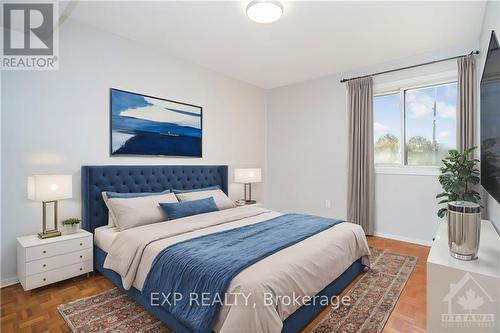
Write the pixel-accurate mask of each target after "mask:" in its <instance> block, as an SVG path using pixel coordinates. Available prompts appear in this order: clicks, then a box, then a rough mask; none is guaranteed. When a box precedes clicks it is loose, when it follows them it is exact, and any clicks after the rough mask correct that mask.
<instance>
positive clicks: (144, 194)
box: [106, 190, 171, 199]
mask: <svg viewBox="0 0 500 333" xmlns="http://www.w3.org/2000/svg"><path fill="white" fill-rule="evenodd" d="M170 192H171V191H170V190H165V191H163V192H138V193H118V192H106V195H107V196H108V199H115V198H120V199H128V198H140V197H148V196H150V195H161V194H167V193H170Z"/></svg>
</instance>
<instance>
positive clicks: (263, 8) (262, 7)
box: [247, 0, 283, 23]
mask: <svg viewBox="0 0 500 333" xmlns="http://www.w3.org/2000/svg"><path fill="white" fill-rule="evenodd" d="M281 15H283V6H282V5H281V3H280V2H279V1H266V0H254V1H252V2H250V3H249V4H248V6H247V16H248V18H249V19H251V20H252V21H255V22H257V23H273V22H275V21H277V20H278V19H279V18H280V17H281Z"/></svg>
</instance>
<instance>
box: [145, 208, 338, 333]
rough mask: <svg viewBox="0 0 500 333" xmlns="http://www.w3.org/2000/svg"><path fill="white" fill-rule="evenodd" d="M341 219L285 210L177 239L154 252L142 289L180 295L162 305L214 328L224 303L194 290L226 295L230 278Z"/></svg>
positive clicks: (191, 322)
mask: <svg viewBox="0 0 500 333" xmlns="http://www.w3.org/2000/svg"><path fill="white" fill-rule="evenodd" d="M341 222H343V221H340V220H335V219H328V218H323V217H318V216H310V215H300V214H287V215H282V216H279V217H276V218H273V219H270V220H267V221H264V222H259V223H256V224H252V225H246V226H243V227H240V228H236V229H231V230H226V231H222V232H217V233H213V234H209V235H205V236H200V237H197V238H193V239H189V240H186V241H183V242H180V243H177V244H174V245H172V246H170V247H167V248H165V249H163V250H162V251H161V252H160V253H159V254H158V255H157V256H156V258H155V260H154V261H153V264H152V267H151V270H150V271H149V273H148V277H147V278H146V281H145V283H144V288H143V294H144V295H145V296H146V297H151V295H152V293H153V294H155V295H158V294H157V293H163V295H174V293H177V295H182V299H181V300H177V301H176V302H173V300H172V299H171V300H170V301H168V302H164V304H162V305H161V306H163V307H164V308H165V310H167V311H168V312H170V313H171V314H172V315H173V316H174V317H175V318H176V319H177V320H178V321H180V322H181V323H183V324H184V325H185V326H186V327H188V328H190V329H191V330H192V331H193V332H197V333H206V332H210V330H211V329H212V327H213V325H214V320H215V318H216V315H217V313H218V311H219V309H220V305H221V304H220V303H217V302H215V303H214V305H211V306H203V304H201V302H200V303H199V304H196V302H193V301H192V298H191V299H190V295H192V294H191V293H196V294H198V295H201V294H202V293H208V295H210V296H209V297H210V299H211V300H212V299H213V300H215V299H216V298H218V297H221V298H222V299H224V294H225V293H226V291H227V288H228V287H229V283H230V282H231V280H232V279H233V278H234V277H235V276H236V275H237V274H238V273H240V272H241V271H242V270H243V269H245V268H246V267H248V266H250V265H252V264H254V263H256V262H257V261H259V260H261V259H263V258H265V257H267V256H269V255H271V254H273V253H275V252H278V251H279V250H281V249H284V248H286V247H289V246H291V245H294V244H295V243H298V242H300V241H301V240H304V239H306V238H308V237H310V236H312V235H315V234H317V233H319V232H321V231H323V230H326V229H328V228H331V227H332V226H334V225H336V224H338V223H341ZM156 297H158V296H156ZM200 299H201V297H200ZM158 303H160V302H158ZM174 303H175V304H174ZM210 303H211V302H210Z"/></svg>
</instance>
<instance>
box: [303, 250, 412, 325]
mask: <svg viewBox="0 0 500 333" xmlns="http://www.w3.org/2000/svg"><path fill="white" fill-rule="evenodd" d="M370 251H371V253H372V256H371V258H370V261H371V268H370V270H369V271H368V272H367V273H366V274H364V275H363V276H362V277H361V279H359V280H358V281H357V282H356V284H355V285H354V286H352V287H351V288H350V289H349V291H347V293H346V294H345V296H348V297H349V304H350V305H348V306H345V305H343V304H342V302H340V303H339V304H340V306H338V307H337V309H333V308H332V309H331V310H330V311H329V312H328V314H327V315H325V317H324V318H323V319H322V320H321V321H320V322H319V323H318V324H317V325H316V326H315V327H314V328H313V329H312V330H311V332H313V333H331V332H339V333H351V332H362V333H380V332H382V330H383V329H384V325H385V323H386V321H387V319H388V318H389V315H390V314H391V312H392V309H393V308H394V305H396V302H397V301H398V298H399V295H400V294H401V292H402V291H403V288H404V286H405V284H406V282H407V281H408V279H409V277H410V275H411V272H412V271H413V268H414V267H415V264H416V263H417V257H414V256H408V255H402V254H397V253H391V252H388V251H386V250H381V249H376V248H370Z"/></svg>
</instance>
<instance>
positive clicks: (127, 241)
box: [104, 206, 370, 333]
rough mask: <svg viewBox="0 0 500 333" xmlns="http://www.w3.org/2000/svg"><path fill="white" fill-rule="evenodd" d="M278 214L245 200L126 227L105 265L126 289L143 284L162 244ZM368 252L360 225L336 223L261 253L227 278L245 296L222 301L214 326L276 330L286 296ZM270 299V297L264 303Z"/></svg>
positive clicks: (290, 308) (326, 279) (311, 291)
mask: <svg viewBox="0 0 500 333" xmlns="http://www.w3.org/2000/svg"><path fill="white" fill-rule="evenodd" d="M279 215H281V214H280V213H277V212H273V211H270V210H267V209H264V208H259V207H254V206H245V207H240V208H233V209H226V210H222V211H217V212H212V213H207V214H200V215H194V216H190V217H185V218H182V219H177V220H173V221H168V222H160V223H154V224H150V225H144V226H140V227H136V228H132V229H128V230H125V231H122V232H120V233H119V234H118V235H117V236H116V238H115V240H114V241H113V244H112V245H111V248H110V250H109V252H108V255H107V257H106V260H105V262H104V267H105V268H109V269H112V270H114V271H115V272H117V273H118V274H120V276H121V277H122V283H123V286H124V287H125V288H126V289H129V288H130V287H132V286H133V287H135V288H137V289H138V290H142V287H143V285H144V280H145V279H146V276H147V275H148V272H149V270H150V268H151V264H152V262H153V260H154V258H155V257H156V255H157V254H158V253H159V252H160V251H161V250H163V249H164V248H165V247H167V246H170V245H172V244H175V243H177V242H179V241H183V240H186V239H190V238H193V237H197V236H201V235H206V234H210V233H213V232H218V231H222V230H228V229H232V228H236V227H240V226H243V225H248V224H253V223H258V222H262V221H265V220H268V219H271V218H274V217H277V216H279ZM369 254H370V251H369V248H368V244H367V242H366V237H365V235H364V232H363V229H362V228H361V227H360V226H359V225H356V224H352V223H340V224H337V225H335V226H333V227H332V228H330V229H327V230H325V231H322V232H320V233H318V234H316V235H314V236H312V237H309V238H307V239H305V240H303V241H301V242H299V243H296V244H294V245H292V246H290V247H288V248H285V249H283V250H281V251H279V252H277V253H275V254H273V255H271V256H269V257H266V258H264V259H263V260H261V261H259V262H257V263H255V264H253V265H252V266H250V267H248V268H246V269H244V270H243V271H241V272H240V273H239V274H238V275H237V276H236V277H235V278H234V279H233V280H232V282H231V283H230V285H229V288H228V291H227V292H228V293H231V294H234V295H244V296H243V299H244V302H243V301H239V302H235V301H234V300H233V301H228V302H227V304H224V305H223V306H222V308H221V311H220V312H219V315H218V318H217V320H216V323H215V326H214V328H213V329H214V331H216V332H221V333H225V332H280V331H281V328H282V325H283V321H284V320H285V319H286V318H287V317H288V316H289V315H291V314H292V313H293V312H294V311H295V310H297V309H298V308H299V307H300V306H301V304H299V303H297V302H293V301H292V302H289V297H295V298H296V299H301V300H302V298H301V297H304V296H314V295H316V294H317V293H318V292H319V291H321V290H322V289H323V288H325V287H326V286H327V285H328V284H330V283H331V282H332V281H333V280H335V279H336V278H337V277H339V276H340V275H341V274H342V273H343V272H344V271H345V270H346V269H347V268H348V267H349V266H350V265H351V264H352V263H353V262H354V261H356V260H357V259H359V258H362V260H363V264H365V265H368V264H369V261H368V256H369ZM240 298H241V297H240ZM270 299H272V300H274V301H275V302H273V304H269V303H270V302H269V300H270ZM236 303H237V304H236Z"/></svg>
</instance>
